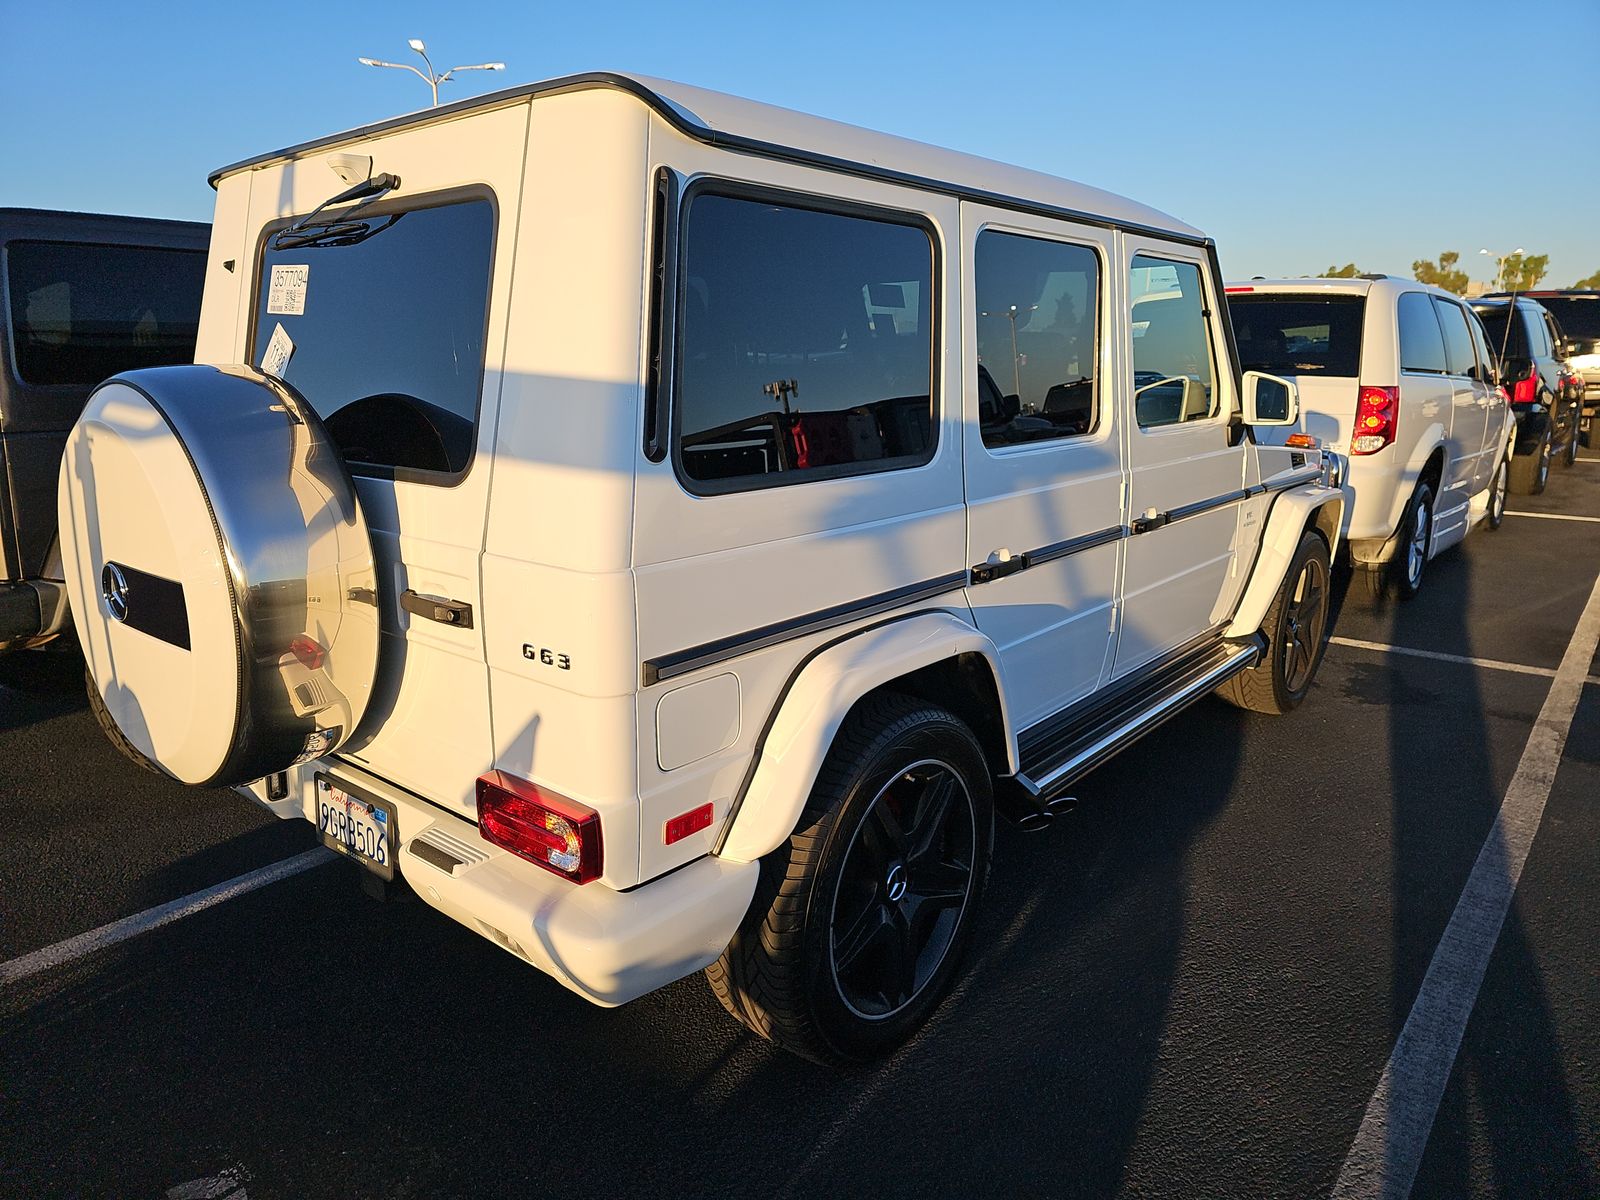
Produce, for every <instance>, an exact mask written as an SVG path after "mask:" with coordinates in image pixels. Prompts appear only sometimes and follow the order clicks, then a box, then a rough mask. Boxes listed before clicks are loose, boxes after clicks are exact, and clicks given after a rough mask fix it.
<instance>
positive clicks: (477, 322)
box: [253, 200, 494, 475]
mask: <svg viewBox="0 0 1600 1200" xmlns="http://www.w3.org/2000/svg"><path fill="white" fill-rule="evenodd" d="M391 218H393V219H392V220H391ZM357 224H359V225H361V226H363V227H364V228H365V229H366V232H365V233H364V234H361V233H360V231H358V236H359V240H357V241H355V242H353V243H351V244H348V245H330V244H328V243H322V244H313V245H309V246H297V247H291V248H289V249H283V250H274V249H272V248H271V239H270V238H269V239H268V243H267V249H266V250H265V252H264V253H263V254H262V256H261V275H260V278H259V279H258V280H257V287H258V288H259V289H260V293H259V295H258V296H257V297H256V316H255V322H256V323H255V341H254V351H253V352H254V356H255V362H256V363H257V364H258V365H259V364H260V363H261V362H262V361H263V357H264V355H266V354H267V353H269V347H270V346H271V343H272V339H273V338H274V336H275V334H276V331H277V330H279V329H282V330H283V336H284V337H286V338H287V339H288V344H289V345H290V346H292V348H293V349H292V353H291V354H290V355H289V360H288V362H287V364H285V365H284V366H283V367H282V368H281V370H280V371H279V374H280V375H281V376H282V377H283V379H284V380H285V381H287V382H288V383H292V384H294V386H295V387H297V388H298V389H299V390H300V392H301V394H302V395H304V396H305V398H306V399H307V400H309V401H310V402H311V406H312V407H313V408H314V409H316V410H317V413H318V414H319V415H320V416H321V417H322V419H323V421H324V422H325V423H326V425H327V427H328V433H329V434H330V435H331V436H332V438H333V440H334V442H335V443H336V444H337V445H338V446H339V448H340V449H341V450H342V451H343V452H344V456H345V458H346V459H348V460H349V461H350V462H351V463H352V464H359V465H357V466H356V467H355V469H356V471H357V473H360V472H361V470H362V467H366V468H368V472H367V473H369V474H370V473H376V474H380V475H382V474H388V473H389V472H390V471H395V470H399V471H406V472H411V471H420V472H428V473H443V474H457V473H459V472H461V471H464V470H465V469H466V467H467V464H468V462H469V461H470V460H471V458H472V449H473V446H474V445H475V444H476V442H477V433H476V430H477V419H478V397H479V394H480V393H481V392H482V390H483V338H484V329H485V325H486V323H487V321H488V311H489V271H490V267H491V265H492V262H493V257H494V206H493V205H492V204H491V203H490V202H489V201H487V200H467V201H463V202H460V203H456V204H443V205H439V206H437V207H434V208H414V209H409V210H403V211H401V212H398V213H389V214H386V215H383V216H375V217H368V218H366V219H365V220H361V221H358V222H357ZM275 282H276V284H277V286H276V287H275V286H274V283H275ZM371 468H376V469H377V470H376V471H375V472H374V471H372V470H371Z"/></svg>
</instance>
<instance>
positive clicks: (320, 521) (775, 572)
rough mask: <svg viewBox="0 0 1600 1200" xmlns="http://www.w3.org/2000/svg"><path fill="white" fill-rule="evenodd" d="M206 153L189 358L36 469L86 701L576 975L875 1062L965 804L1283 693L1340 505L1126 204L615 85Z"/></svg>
mask: <svg viewBox="0 0 1600 1200" xmlns="http://www.w3.org/2000/svg"><path fill="white" fill-rule="evenodd" d="M213 183H214V184H215V186H216V188H217V193H218V194H217V207H216V225H215V231H214V234H213V237H212V242H211V251H210V259H209V264H208V267H207V276H206V286H205V301H204V307H203V311H202V315H201V324H200V337H199V349H198V358H199V361H200V362H201V363H209V364H216V365H212V366H191V367H172V368H166V369H162V370H152V371H139V372H133V373H129V374H126V375H122V376H118V377H116V378H114V379H112V380H109V381H107V382H106V383H104V384H102V385H101V386H100V388H99V389H98V390H97V391H96V392H95V394H94V396H93V397H92V399H91V401H90V403H89V405H88V408H87V410H86V411H85V413H84V416H83V418H82V420H81V421H80V422H79V424H78V425H77V427H76V429H75V430H74V432H73V434H72V436H71V439H70V443H69V445H68V447H67V451H66V455H65V458H64V461H63V464H62V473H61V486H60V509H61V528H62V536H63V542H64V548H63V549H64V558H65V563H66V570H67V575H68V578H69V580H70V586H71V592H70V595H71V602H72V605H73V608H74V611H75V614H76V618H77V622H78V627H79V630H80V633H81V636H82V640H83V644H84V649H85V652H86V655H87V658H88V662H89V664H90V668H91V671H92V675H93V678H94V681H95V684H96V687H97V690H98V692H99V696H100V700H101V701H103V711H104V713H105V715H106V719H107V722H108V724H111V725H113V726H114V728H115V731H116V734H117V736H118V737H119V738H120V739H122V740H123V741H124V742H125V743H126V744H127V746H128V748H129V749H130V750H131V751H132V752H134V753H135V754H138V755H141V756H143V757H145V758H146V759H148V760H149V761H151V762H152V763H153V764H155V765H157V766H158V767H159V768H160V769H161V770H163V771H165V772H167V773H168V774H169V775H171V776H173V777H175V778H176V779H178V780H180V781H183V782H185V783H190V784H208V785H231V786H235V787H239V788H242V789H244V790H245V791H247V792H248V793H249V794H250V795H252V796H254V797H255V798H256V799H258V800H259V801H261V802H262V803H263V804H265V805H267V806H268V807H270V808H271V809H272V810H273V811H274V812H276V813H278V814H279V815H281V816H285V817H303V818H305V819H307V820H309V821H311V822H313V824H314V825H315V826H316V828H317V829H318V830H320V831H321V833H322V836H323V837H324V839H325V840H327V841H328V842H329V844H331V845H333V846H334V847H336V848H337V849H339V850H341V851H343V852H344V853H346V854H348V855H350V856H352V857H353V858H355V859H357V860H358V861H359V862H360V863H361V864H362V865H363V866H364V867H365V868H367V869H368V870H369V871H372V872H375V873H377V874H378V875H381V876H383V877H386V878H393V877H394V876H395V875H399V876H402V877H403V878H404V880H405V881H406V882H407V883H408V884H409V885H410V887H411V888H412V889H414V890H415V891H416V893H417V894H418V895H420V896H421V897H422V898H423V899H424V900H426V901H427V903H429V904H431V905H433V906H435V907H437V908H438V909H440V910H441V911H443V912H445V913H447V914H448V915H450V916H452V917H454V918H455V919H457V920H458V921H460V922H461V923H462V924H464V925H465V926H467V928H469V929H472V930H475V931H476V932H478V933H480V934H482V935H483V936H485V937H487V938H489V939H491V940H493V941H494V942H496V943H497V944H499V945H500V946H502V947H504V948H505V949H506V950H507V951H509V952H510V953H512V954H514V955H517V956H518V957H520V958H522V959H524V960H526V961H527V962H529V963H532V964H533V965H535V966H536V967H538V968H539V969H541V970H543V971H545V972H547V973H549V974H550V975H552V976H554V977H555V978H556V979H557V980H559V981H560V982H561V983H563V984H565V985H566V986H567V987H569V988H571V989H573V990H574V991H576V992H578V993H579V994H581V995H582V996H584V997H586V998H588V999H589V1000H591V1001H594V1002H595V1003H598V1004H602V1005H616V1004H622V1003H624V1002H626V1001H628V1000H631V999H633V998H634V997H636V996H639V995H641V994H642V993H645V992H648V991H650V990H651V989H654V988H659V987H661V986H662V985H664V984H666V983H669V982H671V981H673V980H676V979H679V978H681V977H683V976H685V975H688V974H690V973H691V972H694V971H699V970H701V969H706V970H707V972H708V974H709V976H710V981H711V984H712V986H713V988H714V989H715V991H716V993H717V995H718V996H719V997H720V998H721V1000H722V1001H723V1003H724V1004H726V1005H727V1007H728V1008H729V1010H730V1011H731V1012H732V1013H733V1014H734V1015H735V1016H737V1017H738V1018H739V1019H740V1020H742V1021H744V1022H745V1023H746V1024H747V1025H749V1026H750V1027H751V1028H752V1029H754V1030H756V1031H757V1032H759V1033H761V1034H763V1035H765V1036H767V1037H770V1038H772V1039H774V1040H775V1041H778V1042H780V1043H782V1044H783V1045H785V1046H787V1047H790V1048H792V1049H794V1050H796V1051H799V1052H800V1053H803V1054H807V1055H810V1056H812V1057H815V1058H818V1059H824V1060H844V1059H856V1058H864V1057H870V1056H872V1055H874V1054H878V1053H881V1052H883V1051H885V1050H887V1049H888V1048H890V1047H892V1046H894V1045H895V1044H897V1043H898V1042H900V1041H901V1040H903V1039H904V1038H905V1037H907V1036H908V1035H909V1034H910V1033H911V1031H912V1030H914V1029H915V1028H916V1026H917V1025H918V1024H919V1023H920V1022H921V1021H922V1020H923V1019H924V1018H925V1017H926V1016H927V1015H928V1014H929V1012H930V1011H931V1010H932V1008H933V1007H934V1006H935V1005H936V1004H937V1003H938V1002H939V1000H940V998H941V996H942V994H943V993H944V992H945V990H946V989H947V988H948V987H949V986H950V984H951V982H952V980H953V978H954V977H955V975H956V972H957V971H958V969H959V964H960V960H961V956H962V952H963V951H964V950H965V949H966V945H967V943H968V942H969V940H970V938H971V936H972V933H971V931H972V927H973V914H974V911H975V909H976V907H977V905H978V902H979V899H980V896H981V894H982V892H983V887H984V880H985V876H986V874H987V872H988V869H989V859H990V848H991V845H992V838H993V826H994V814H995V813H996V811H999V812H1000V813H1001V814H1002V815H1005V816H1011V817H1014V818H1016V819H1017V820H1019V821H1020V822H1022V823H1024V824H1027V825H1040V824H1043V823H1045V822H1046V821H1047V820H1048V817H1049V814H1050V811H1051V803H1052V801H1056V800H1058V799H1059V798H1061V797H1062V796H1063V794H1064V789H1066V788H1067V787H1068V786H1069V785H1070V784H1071V783H1072V781H1073V780H1074V779H1075V778H1077V777H1078V776H1079V775H1081V774H1082V773H1083V772H1085V771H1087V770H1089V769H1090V768H1091V767H1093V766H1094V765H1095V764H1097V763H1099V762H1101V761H1103V760H1104V759H1105V758H1106V757H1107V756H1108V755H1109V754H1111V753H1113V752H1114V751H1116V750H1117V749H1119V748H1120V747H1122V746H1123V745H1125V744H1127V743H1128V742H1130V741H1131V740H1132V739H1134V738H1136V737H1137V736H1139V735H1140V734H1142V733H1144V732H1146V731H1148V730H1150V729H1152V728H1154V727H1155V726H1157V725H1158V724H1160V723H1161V722H1162V721H1163V720H1165V719H1166V718H1167V717H1169V716H1171V715H1172V714H1173V713H1174V712H1175V711H1177V710H1178V709H1180V708H1182V707H1183V706H1184V705H1185V704H1187V703H1189V702H1190V701H1192V700H1195V699H1197V698H1199V697H1202V696H1205V695H1207V694H1209V693H1211V692H1213V691H1216V690H1219V689H1220V690H1221V691H1222V692H1223V694H1224V695H1226V696H1228V697H1230V698H1231V699H1233V700H1234V701H1235V702H1237V703H1240V704H1242V705H1245V706H1247V707H1251V708H1257V709H1262V710H1266V711H1271V712H1281V711H1284V710H1287V709H1289V708H1291V707H1293V706H1294V705H1295V704H1297V703H1298V702H1299V701H1300V699H1301V698H1302V697H1303V696H1304V695H1305V693H1306V691H1307V689H1308V688H1309V687H1310V685H1311V681H1312V677H1313V675H1314V673H1315V671H1316V668H1317V665H1318V662H1319V659H1320V655H1321V651H1322V647H1323V643H1324V640H1325V634H1326V632H1327V625H1328V621H1329V604H1328V600H1329V588H1328V564H1329V556H1330V552H1331V551H1332V550H1333V549H1334V547H1335V545H1336V543H1337V539H1338V530H1339V527H1340V513H1341V509H1342V499H1341V495H1340V492H1339V490H1338V489H1337V487H1336V486H1329V485H1328V482H1329V481H1328V480H1326V479H1325V478H1323V472H1324V471H1325V470H1326V469H1327V464H1326V462H1325V461H1324V458H1323V456H1322V454H1321V453H1320V452H1319V451H1318V450H1316V449H1315V447H1314V446H1312V445H1311V444H1310V442H1309V439H1305V440H1304V442H1303V444H1301V445H1299V446H1282V447H1266V446H1262V445H1259V444H1257V442H1256V441H1255V439H1254V436H1253V434H1252V426H1254V425H1262V424H1277V425H1285V424H1290V423H1293V422H1294V421H1295V420H1296V409H1297V399H1296V395H1295V390H1294V387H1293V385H1292V384H1289V383H1286V382H1284V381H1282V380H1276V379H1273V378H1271V377H1267V376H1262V375H1253V374H1246V375H1243V376H1241V375H1240V373H1239V371H1238V369H1237V355H1236V351H1235V347H1234V345H1233V341H1232V337H1231V334H1230V330H1229V324H1228V319H1227V312H1226V309H1225V308H1224V306H1223V293H1222V280H1221V275H1220V274H1219V273H1218V270H1217V263H1216V256H1215V253H1214V249H1213V247H1212V245H1211V243H1210V242H1209V241H1208V240H1207V239H1206V238H1205V237H1203V236H1202V235H1201V234H1200V233H1199V232H1197V231H1196V230H1194V229H1191V228H1189V227H1187V226H1185V225H1183V224H1181V223H1179V222H1177V221H1174V220H1172V219H1171V218H1168V217H1166V216H1164V215H1162V214H1161V213H1158V212H1155V211H1153V210H1151V209H1148V208H1143V207H1141V206H1139V205H1136V204H1133V203H1130V202H1128V201H1126V200H1122V199H1118V198H1117V197H1115V196H1111V195H1108V194H1106V193H1104V192H1100V191H1096V190H1093V189H1090V188H1086V187H1082V186H1079V185H1077V184H1072V183H1066V182H1063V181H1061V180H1059V179H1054V178H1050V177H1047V176H1044V175H1039V174H1035V173H1032V172H1029V171H1024V170H1020V169H1017V168H1013V167H1007V166H1001V165H998V164H995V163H991V162H987V161H984V160H981V159H976V158H972V157H969V156H965V155H961V154H956V153H951V152H947V151H943V150H937V149H932V148H930V147H927V146H923V145H918V144H915V143H912V142H908V141H903V140H900V139H897V138H893V137H887V136H882V135H878V134H873V133H867V132H864V131H862V130H859V129H855V128H851V127H848V126H844V125H839V124H835V123H832V122H829V121H824V120H818V119H814V118H811V117H806V116H801V115H798V114H795V113H791V112H786V111H782V110H779V109H775V108H769V107H766V106H763V105H759V104H753V103H748V102H745V101H741V100H735V99H732V98H730V97H727V96H723V95H718V94H715V93H711V92H706V91H700V90H697V89H694V88H689V87H682V86H679V85H676V84H670V83H663V82H659V81H655V80H649V79H642V78H635V77H627V76H621V75H613V74H594V75H583V76H574V77H568V78H564V79H558V80H554V81H551V82H547V83H541V84H535V85H532V86H528V87H522V88H518V89H514V90H511V91H506V92H501V93H498V94H495V95H491V96H487V97H485V98H482V99H478V100H472V101H467V102H463V103H459V104H455V105H450V106H447V107H442V108H437V109H432V110H428V111H424V112H420V113H416V114H414V115H411V116H407V117H402V118H398V119H395V120H391V121H388V122H385V123H382V124H378V125H374V126H370V127H367V128H364V129H359V130H355V131H352V132H349V133H342V134H337V135H334V136H332V137H327V138H323V139H321V140H319V141H314V142H310V143H307V144H305V145H301V146H297V147H294V148H292V149H288V150H282V151H279V152H276V153H273V154H266V155H262V156H261V157H259V158H254V159H251V160H249V161H246V162H241V163H238V164H236V165H234V166H231V167H228V168H225V169H223V170H221V171H219V172H218V173H217V174H216V175H215V176H214V178H213Z"/></svg>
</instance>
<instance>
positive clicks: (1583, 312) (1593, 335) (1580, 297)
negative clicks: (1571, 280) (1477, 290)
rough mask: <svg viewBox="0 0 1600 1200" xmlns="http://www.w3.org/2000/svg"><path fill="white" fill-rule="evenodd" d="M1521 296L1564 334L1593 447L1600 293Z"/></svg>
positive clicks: (1599, 397) (1599, 409) (1599, 404)
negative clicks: (1552, 319)
mask: <svg viewBox="0 0 1600 1200" xmlns="http://www.w3.org/2000/svg"><path fill="white" fill-rule="evenodd" d="M1502 294H1503V293H1498V292H1497V293H1495V295H1497V296H1498V295H1502ZM1522 294H1523V295H1525V296H1527V297H1528V298H1529V299H1530V300H1537V301H1538V302H1539V303H1540V304H1542V305H1544V306H1545V308H1546V309H1548V310H1549V312H1550V314H1551V316H1553V317H1555V319H1556V320H1557V321H1558V322H1559V323H1560V325H1561V331H1562V332H1563V333H1565V334H1566V335H1567V354H1566V358H1567V361H1568V362H1569V363H1570V364H1571V365H1572V369H1573V370H1574V371H1576V372H1577V373H1578V377H1579V378H1580V379H1581V380H1582V381H1583V432H1584V439H1583V440H1584V442H1585V444H1587V445H1590V446H1592V445H1594V444H1595V443H1594V434H1593V430H1594V420H1595V417H1596V416H1600V291H1596V290H1594V289H1583V288H1567V289H1566V290H1564V291H1553V292H1524V293H1522Z"/></svg>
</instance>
